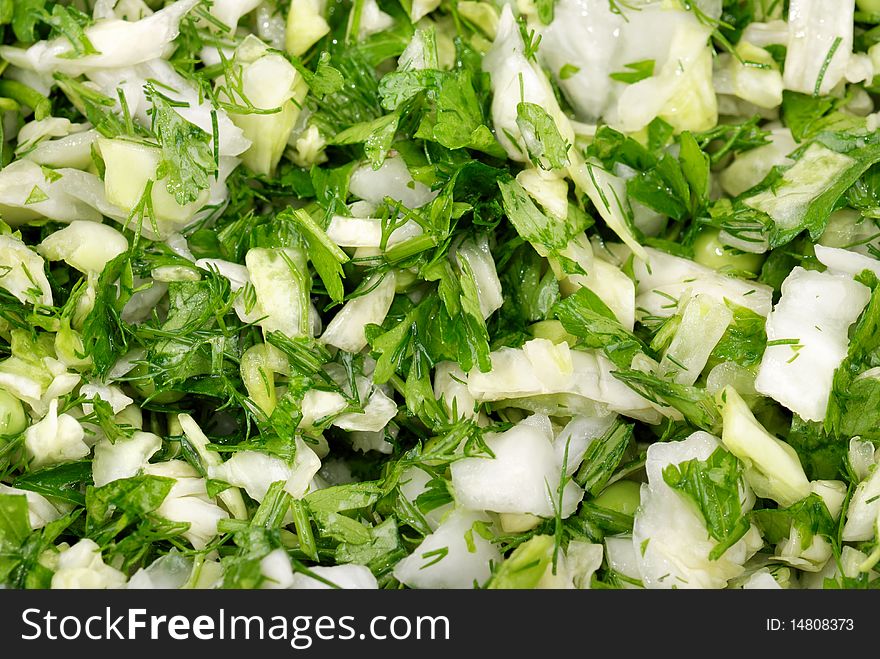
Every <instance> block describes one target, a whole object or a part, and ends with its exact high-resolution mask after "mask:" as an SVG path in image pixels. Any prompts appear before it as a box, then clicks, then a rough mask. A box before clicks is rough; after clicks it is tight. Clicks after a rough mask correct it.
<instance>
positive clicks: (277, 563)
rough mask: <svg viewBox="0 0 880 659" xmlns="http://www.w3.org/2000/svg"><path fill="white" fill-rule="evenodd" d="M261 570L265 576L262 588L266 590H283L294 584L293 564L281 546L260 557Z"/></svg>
mask: <svg viewBox="0 0 880 659" xmlns="http://www.w3.org/2000/svg"><path fill="white" fill-rule="evenodd" d="M260 572H261V573H262V575H263V578H264V581H263V582H262V583H261V584H260V588H262V589H264V590H281V589H284V588H290V587H291V586H292V585H293V565H292V564H291V562H290V556H288V555H287V552H286V551H284V550H283V549H282V548H281V547H279V548H278V549H273V550H272V551H270V552H269V553H268V554H266V555H265V556H263V558H262V559H260Z"/></svg>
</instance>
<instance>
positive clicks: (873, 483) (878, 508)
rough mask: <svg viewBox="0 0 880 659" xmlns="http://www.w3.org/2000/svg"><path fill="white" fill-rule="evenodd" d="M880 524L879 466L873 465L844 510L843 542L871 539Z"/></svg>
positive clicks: (874, 536)
mask: <svg viewBox="0 0 880 659" xmlns="http://www.w3.org/2000/svg"><path fill="white" fill-rule="evenodd" d="M878 524H880V468H878V467H877V466H876V465H873V466H872V467H871V469H870V473H869V474H868V475H867V476H866V477H865V478H864V479H863V480H862V482H860V483H859V484H858V486H857V487H856V491H855V492H854V493H853V496H852V500H851V501H850V502H849V507H848V508H847V510H846V524H844V527H843V536H842V538H843V540H844V542H859V541H864V540H871V539H873V538H876V536H877V528H878Z"/></svg>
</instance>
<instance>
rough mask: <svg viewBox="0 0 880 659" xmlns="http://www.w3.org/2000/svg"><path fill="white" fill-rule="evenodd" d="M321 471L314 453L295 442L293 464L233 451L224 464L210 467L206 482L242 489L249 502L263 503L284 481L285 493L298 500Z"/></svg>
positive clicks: (246, 452) (301, 442) (307, 446)
mask: <svg viewBox="0 0 880 659" xmlns="http://www.w3.org/2000/svg"><path fill="white" fill-rule="evenodd" d="M320 468H321V460H320V459H319V458H318V456H317V455H315V452H314V451H313V450H312V449H311V448H310V447H309V445H308V444H306V443H305V442H304V441H303V440H301V439H299V438H297V439H296V457H295V459H294V462H293V464H288V463H287V462H285V461H284V460H282V459H280V458H276V457H274V456H271V455H267V454H265V453H260V452H258V451H236V452H235V453H234V454H233V455H232V457H231V458H229V459H228V460H227V461H226V462H223V463H222V464H219V465H209V466H208V470H207V471H208V477H209V478H212V479H216V480H221V481H225V482H227V483H229V484H231V485H235V486H237V487H242V488H244V489H245V491H247V493H248V495H249V496H250V497H251V498H252V499H254V500H255V501H262V500H263V497H265V496H266V492H268V491H269V487H270V486H271V485H272V483H275V482H276V481H284V482H285V486H284V490H285V491H286V492H287V493H289V494H290V496H292V497H294V498H295V499H301V498H302V497H303V496H304V495H305V494H306V492H308V489H309V485H310V484H311V482H312V478H313V477H314V476H315V474H317V473H318V470H319V469H320Z"/></svg>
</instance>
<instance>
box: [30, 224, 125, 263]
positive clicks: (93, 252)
mask: <svg viewBox="0 0 880 659" xmlns="http://www.w3.org/2000/svg"><path fill="white" fill-rule="evenodd" d="M37 251H38V252H39V253H40V254H42V255H43V256H44V257H45V258H47V259H49V260H50V261H64V262H65V263H67V264H68V265H69V266H71V267H73V268H76V269H77V270H79V271H80V272H83V273H89V272H102V271H103V270H104V266H105V265H107V263H108V262H109V261H112V260H113V259H114V258H116V257H117V256H119V255H120V254H122V253H124V252H126V251H128V240H127V239H126V238H125V236H124V235H122V233H120V232H119V231H117V230H116V229H114V228H113V227H110V226H107V225H106V224H98V223H97V222H83V221H82V220H74V221H73V222H71V223H70V224H68V225H67V226H66V227H64V228H63V229H60V230H58V231H55V232H54V233H51V234H49V235H48V236H46V238H45V239H44V240H43V242H41V243H40V244H39V245H38V246H37Z"/></svg>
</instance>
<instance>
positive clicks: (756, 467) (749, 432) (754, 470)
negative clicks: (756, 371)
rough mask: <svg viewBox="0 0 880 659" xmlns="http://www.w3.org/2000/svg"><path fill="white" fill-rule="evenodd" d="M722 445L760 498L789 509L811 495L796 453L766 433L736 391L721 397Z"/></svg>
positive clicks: (727, 388)
mask: <svg viewBox="0 0 880 659" xmlns="http://www.w3.org/2000/svg"><path fill="white" fill-rule="evenodd" d="M721 401H722V407H721V418H722V423H723V431H722V435H721V441H722V442H723V443H724V446H725V448H727V450H728V451H730V452H731V453H733V454H734V455H735V456H736V457H738V458H739V459H740V461H742V463H743V465H744V467H745V471H744V474H745V478H746V482H748V484H749V486H751V488H752V489H753V490H754V491H755V494H757V495H758V496H759V497H762V498H765V499H773V500H774V501H776V502H777V503H778V504H779V505H780V506H781V507H783V508H788V507H789V506H792V505H794V504H795V503H797V502H798V501H800V500H801V499H803V498H805V497H808V496H809V495H810V492H811V487H810V481H809V480H807V476H806V474H805V473H804V468H803V466H802V465H801V461H800V458H799V457H798V454H797V452H796V451H795V450H794V449H793V448H792V447H791V446H789V445H788V444H786V443H785V442H783V441H782V440H781V439H778V438H776V437H774V436H773V435H771V434H770V433H769V432H767V431H766V430H765V429H764V426H762V425H761V424H760V423H758V421H757V420H756V419H755V416H754V415H753V414H752V411H751V410H750V409H749V406H748V405H747V404H746V403H745V401H744V400H743V399H742V397H741V396H740V395H739V394H738V393H737V392H736V389H734V388H733V387H730V386H728V387H726V388H725V389H724V391H723V392H722V394H721Z"/></svg>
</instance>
